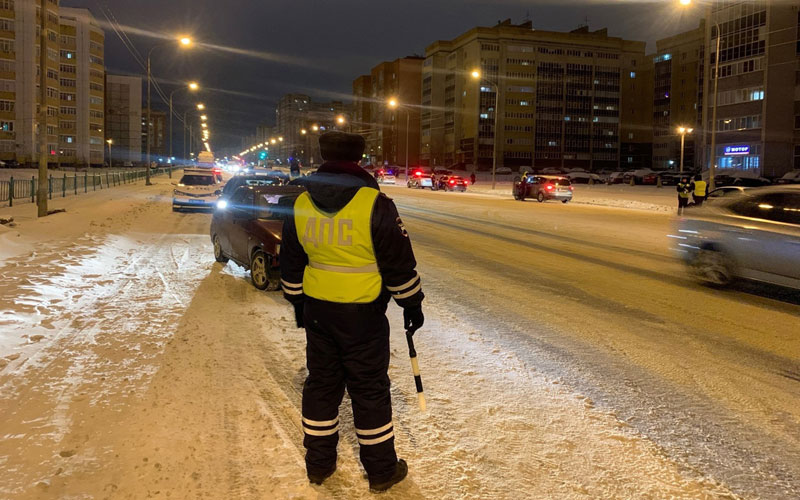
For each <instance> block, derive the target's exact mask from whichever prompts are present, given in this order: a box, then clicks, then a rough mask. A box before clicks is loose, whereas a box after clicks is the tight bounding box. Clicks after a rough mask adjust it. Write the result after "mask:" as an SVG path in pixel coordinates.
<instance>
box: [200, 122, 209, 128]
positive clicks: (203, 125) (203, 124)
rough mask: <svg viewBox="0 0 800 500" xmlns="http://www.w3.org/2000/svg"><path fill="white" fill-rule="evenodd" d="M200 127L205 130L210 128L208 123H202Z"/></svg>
mask: <svg viewBox="0 0 800 500" xmlns="http://www.w3.org/2000/svg"><path fill="white" fill-rule="evenodd" d="M200 126H201V127H203V128H206V127H208V124H207V123H201V124H200Z"/></svg>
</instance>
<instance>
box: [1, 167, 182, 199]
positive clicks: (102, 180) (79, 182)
mask: <svg viewBox="0 0 800 500" xmlns="http://www.w3.org/2000/svg"><path fill="white" fill-rule="evenodd" d="M182 168H183V167H177V166H176V167H165V168H156V169H152V170H150V176H151V177H154V176H157V175H164V174H169V175H170V176H172V171H173V170H179V169H182ZM146 177H147V171H146V170H144V169H141V170H122V171H117V172H82V173H81V172H76V173H75V174H73V175H71V176H70V175H67V174H66V173H65V174H64V175H63V176H59V175H52V174H50V176H49V177H48V178H47V197H48V199H51V200H52V199H53V198H65V197H67V196H71V195H78V194H83V193H88V192H90V191H97V190H98V189H109V188H112V187H116V186H122V185H123V184H133V183H136V182H138V181H142V180H144V179H145V178H146ZM38 187H39V180H38V176H31V177H26V178H15V177H11V178H10V179H9V180H7V181H2V180H0V206H10V207H13V206H14V204H15V203H35V202H36V194H37V190H38Z"/></svg>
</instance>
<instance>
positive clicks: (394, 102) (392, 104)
mask: <svg viewBox="0 0 800 500" xmlns="http://www.w3.org/2000/svg"><path fill="white" fill-rule="evenodd" d="M386 104H387V106H389V107H390V108H391V109H394V110H397V109H398V108H400V102H399V101H398V100H397V99H395V98H394V97H392V98H391V99H389V101H388V102H387V103H386ZM400 109H401V111H404V112H405V113H406V182H408V139H409V137H408V133H409V130H410V129H411V113H410V112H409V110H408V108H400Z"/></svg>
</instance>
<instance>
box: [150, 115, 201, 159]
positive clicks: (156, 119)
mask: <svg viewBox="0 0 800 500" xmlns="http://www.w3.org/2000/svg"><path fill="white" fill-rule="evenodd" d="M141 124H142V127H141V140H140V142H139V147H140V148H141V149H140V151H142V157H143V158H144V156H145V152H146V151H147V131H148V127H147V108H143V109H142V120H141ZM149 130H150V156H151V157H152V158H153V161H158V162H162V161H165V160H166V156H167V153H168V151H167V137H168V136H169V133H168V132H167V112H166V111H161V110H156V109H152V108H151V109H150V128H149ZM193 134H194V139H192V138H191V137H190V138H189V141H190V142H191V143H192V144H193V148H192V150H190V156H191V153H192V152H194V151H196V150H198V149H199V150H202V144H200V143H199V141H198V137H199V132H198V131H197V130H194V132H193ZM145 161H147V160H146V159H145Z"/></svg>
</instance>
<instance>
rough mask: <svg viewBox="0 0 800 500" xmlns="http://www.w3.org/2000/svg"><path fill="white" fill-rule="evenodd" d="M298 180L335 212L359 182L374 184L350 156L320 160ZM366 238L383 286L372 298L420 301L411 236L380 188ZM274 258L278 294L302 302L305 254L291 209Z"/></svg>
mask: <svg viewBox="0 0 800 500" xmlns="http://www.w3.org/2000/svg"><path fill="white" fill-rule="evenodd" d="M302 184H303V185H305V186H306V188H307V189H308V193H309V194H310V195H311V199H312V200H313V201H314V204H316V205H317V206H318V207H319V208H320V209H322V210H324V211H326V212H338V211H339V210H341V209H342V208H344V206H345V205H347V204H348V203H349V202H350V200H352V199H353V197H354V196H355V194H356V193H357V192H358V190H359V189H360V188H362V187H371V188H374V189H378V190H380V188H379V187H378V183H377V182H376V181H375V179H374V178H373V177H372V176H371V175H370V174H369V173H368V172H367V171H366V170H364V169H363V168H361V167H360V166H358V164H357V163H353V162H328V163H325V164H324V165H322V166H321V167H320V168H319V169H318V170H317V172H316V173H315V174H313V175H311V176H309V177H307V178H306V179H304V181H303V183H302ZM372 244H373V247H374V249H375V257H376V259H377V261H378V269H379V270H380V273H381V277H382V278H383V291H382V293H381V295H380V296H379V297H378V299H377V300H376V302H380V303H381V304H382V305H384V306H385V304H386V303H387V302H388V301H389V297H394V299H395V301H396V302H397V304H398V305H399V306H401V307H414V306H418V305H420V303H422V299H423V298H425V295H424V294H423V293H422V285H421V282H420V277H419V274H417V272H416V271H415V269H414V268H415V267H416V266H417V261H416V260H415V259H414V251H413V250H412V248H411V241H410V240H409V238H408V233H407V232H406V230H405V227H404V226H403V221H402V220H401V219H400V216H399V215H398V213H397V207H395V205H394V202H393V201H392V200H391V199H390V198H389V197H388V196H386V195H385V194H383V193H381V194H380V195H379V196H378V198H377V199H376V200H375V205H374V208H373V210H372ZM280 264H281V284H282V285H283V295H284V297H286V299H287V300H288V301H289V302H291V303H292V304H296V303H298V302H302V301H303V300H305V295H304V294H303V293H302V290H303V272H304V271H305V267H306V265H307V264H308V256H307V255H306V253H305V250H303V246H302V245H301V244H300V241H299V239H298V237H297V228H296V227H295V221H294V216H293V215H290V216H289V217H288V219H287V220H286V222H285V223H284V225H283V238H282V242H281V253H280ZM390 290H391V291H390Z"/></svg>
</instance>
